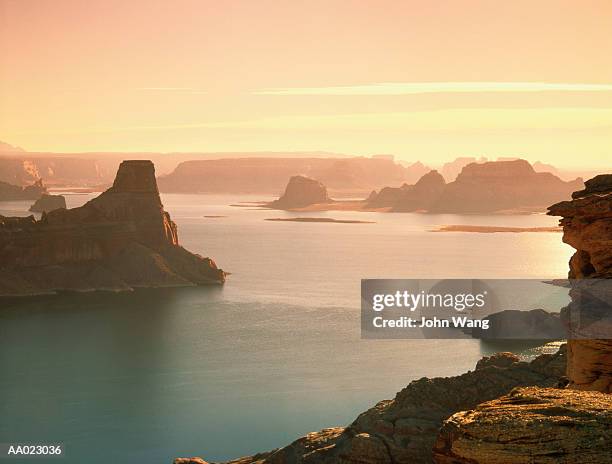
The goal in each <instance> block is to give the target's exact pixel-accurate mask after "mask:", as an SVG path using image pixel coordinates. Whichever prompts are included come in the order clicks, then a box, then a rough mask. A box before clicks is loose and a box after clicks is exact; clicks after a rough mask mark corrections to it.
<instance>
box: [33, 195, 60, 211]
mask: <svg viewBox="0 0 612 464" xmlns="http://www.w3.org/2000/svg"><path fill="white" fill-rule="evenodd" d="M60 208H66V199H65V198H64V197H63V196H62V195H47V194H44V195H43V196H41V197H40V198H39V199H38V200H36V202H34V204H33V205H32V206H30V211H32V212H33V213H49V212H51V211H53V210H56V209H60Z"/></svg>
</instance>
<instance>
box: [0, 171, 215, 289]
mask: <svg viewBox="0 0 612 464" xmlns="http://www.w3.org/2000/svg"><path fill="white" fill-rule="evenodd" d="M225 276H226V274H225V272H223V271H222V270H221V269H219V268H217V266H216V264H215V263H214V261H213V260H212V259H210V258H203V257H201V256H199V255H196V254H193V253H190V252H189V251H187V250H186V249H184V248H183V247H181V246H180V245H179V241H178V232H177V227H176V224H175V223H174V222H172V220H171V219H170V215H169V214H168V213H167V212H165V211H164V209H163V206H162V203H161V200H160V197H159V192H158V190H157V184H156V182H155V168H154V166H153V163H152V162H151V161H146V160H142V161H141V160H139V161H123V162H122V163H121V165H120V167H119V170H118V172H117V176H116V179H115V182H114V184H113V186H112V187H111V188H110V189H108V190H106V191H105V192H103V193H102V194H101V195H99V196H98V197H97V198H94V199H93V200H90V201H89V202H87V203H86V204H85V205H83V206H81V207H79V208H74V209H63V208H62V209H56V210H54V211H51V212H49V213H47V214H44V215H43V217H42V218H41V219H40V220H36V219H35V218H34V217H33V216H30V217H27V218H16V217H3V216H0V296H23V295H34V294H47V293H55V292H58V291H61V290H65V291H93V290H111V291H122V290H131V289H134V288H138V287H175V286H193V285H203V284H220V283H223V282H224V281H225Z"/></svg>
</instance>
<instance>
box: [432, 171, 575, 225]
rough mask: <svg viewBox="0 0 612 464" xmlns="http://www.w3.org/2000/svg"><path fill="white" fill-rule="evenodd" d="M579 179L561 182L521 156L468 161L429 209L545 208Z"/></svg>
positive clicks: (478, 211) (487, 210)
mask: <svg viewBox="0 0 612 464" xmlns="http://www.w3.org/2000/svg"><path fill="white" fill-rule="evenodd" d="M582 185H583V184H582V180H581V179H576V180H574V181H571V182H565V181H562V180H561V179H559V178H558V177H556V176H554V175H553V174H551V173H548V172H535V171H534V169H533V168H532V167H531V165H530V164H529V163H528V162H527V161H525V160H521V159H517V160H512V161H491V162H487V163H472V164H469V165H467V166H465V167H464V168H463V169H462V171H461V173H460V174H459V175H458V176H457V179H456V180H455V181H454V182H451V183H450V184H447V185H446V188H445V189H444V192H443V193H442V195H440V197H439V198H438V200H437V201H436V202H435V204H434V205H433V206H432V208H431V212H435V213H458V214H460V213H492V212H500V211H505V210H526V211H532V210H542V211H544V210H546V207H547V206H548V205H550V204H551V203H554V202H557V201H560V200H562V199H564V198H567V197H569V195H570V194H571V192H572V191H574V190H576V189H579V188H582Z"/></svg>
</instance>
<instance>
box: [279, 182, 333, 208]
mask: <svg viewBox="0 0 612 464" xmlns="http://www.w3.org/2000/svg"><path fill="white" fill-rule="evenodd" d="M330 201H331V199H330V198H329V195H328V194H327V188H326V187H325V185H323V184H322V183H321V182H319V181H318V180H315V179H311V178H310V177H306V176H293V177H292V178H291V179H289V183H288V184H287V188H286V189H285V193H284V194H283V195H282V196H281V197H280V198H279V199H278V200H275V201H273V202H271V203H268V205H267V206H268V207H269V208H276V209H295V208H304V207H306V206H310V205H314V204H319V203H329V202H330Z"/></svg>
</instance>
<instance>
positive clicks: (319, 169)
mask: <svg viewBox="0 0 612 464" xmlns="http://www.w3.org/2000/svg"><path fill="white" fill-rule="evenodd" d="M213 155H216V156H214V158H220V159H207V160H192V161H184V162H181V163H180V164H179V165H178V166H177V167H176V169H174V171H173V172H171V173H170V174H168V175H166V176H162V177H160V178H159V179H158V182H159V187H160V190H161V191H162V192H178V193H266V194H276V193H278V192H280V191H282V189H283V188H284V187H285V185H286V184H287V179H289V178H290V177H291V176H293V175H295V174H297V173H300V174H303V175H305V176H308V177H312V178H313V179H318V180H319V181H321V182H323V183H324V184H325V185H326V186H327V188H328V189H330V190H331V191H332V193H343V194H344V193H346V194H349V195H350V196H354V195H364V194H367V192H370V191H371V190H372V189H379V188H381V187H383V186H385V185H399V184H401V183H402V182H407V181H408V180H411V179H412V178H413V176H414V171H413V170H411V169H410V168H407V167H404V166H401V165H400V164H397V163H395V162H394V161H393V160H391V159H386V158H366V157H345V158H340V157H326V158H323V157H321V155H320V154H319V156H318V157H313V156H312V154H307V153H303V154H301V155H302V156H300V157H297V156H295V154H293V155H291V154H282V153H275V154H273V156H271V154H268V156H266V155H265V154H261V153H259V154H257V153H251V154H245V155H243V156H240V157H238V155H239V154H233V156H234V157H233V158H229V157H228V154H223V153H218V154H209V155H208V157H209V158H210V157H213ZM245 156H249V157H245Z"/></svg>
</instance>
